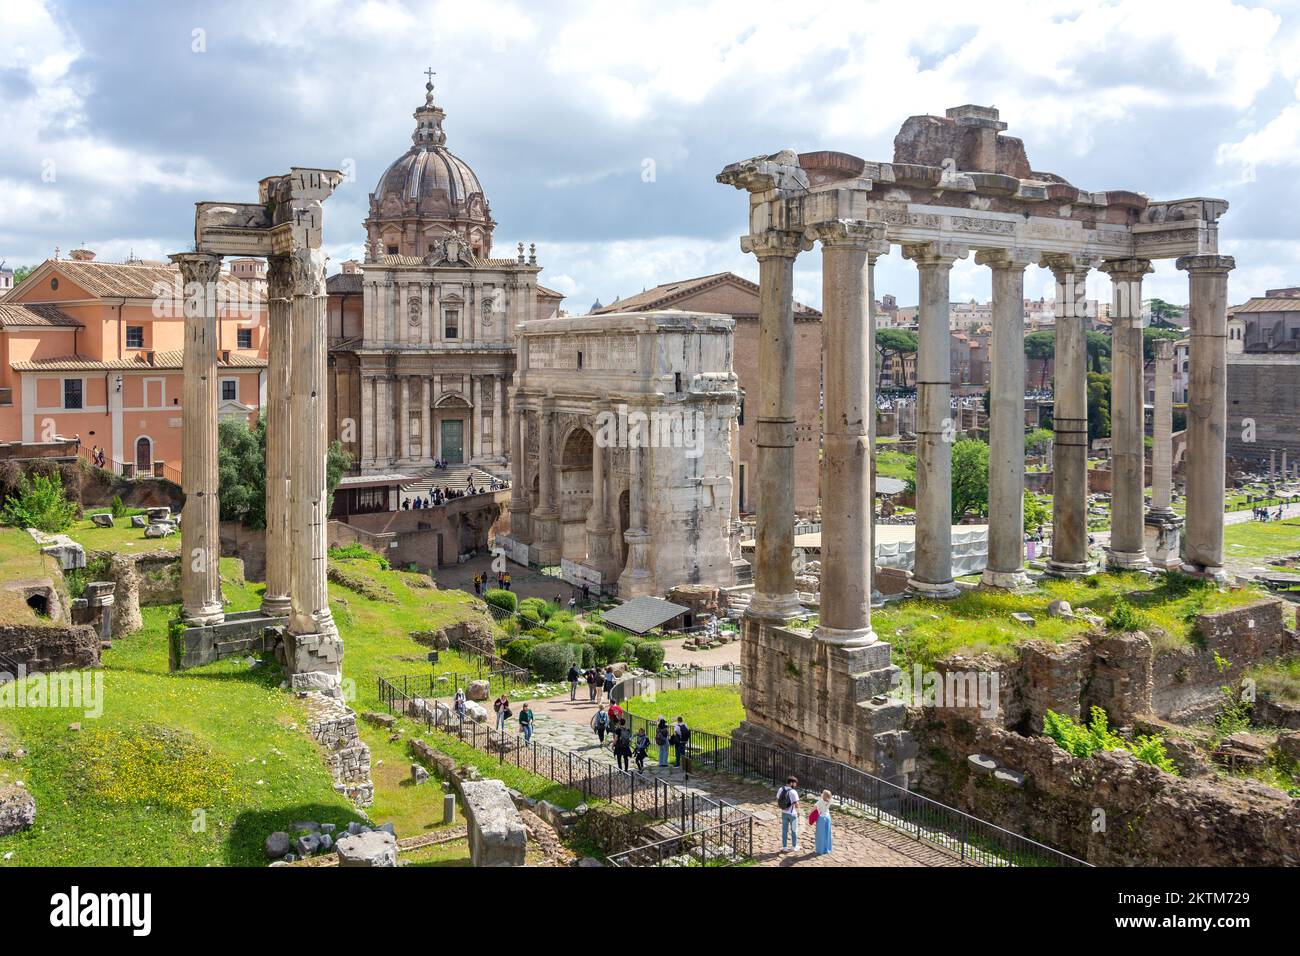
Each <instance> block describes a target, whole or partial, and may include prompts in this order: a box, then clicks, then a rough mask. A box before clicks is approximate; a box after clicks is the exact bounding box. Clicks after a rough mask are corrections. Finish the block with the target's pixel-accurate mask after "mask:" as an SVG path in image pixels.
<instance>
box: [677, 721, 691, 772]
mask: <svg viewBox="0 0 1300 956" xmlns="http://www.w3.org/2000/svg"><path fill="white" fill-rule="evenodd" d="M672 735H673V736H674V737H676V738H677V742H676V743H675V744H674V749H675V750H676V751H677V766H679V767H680V766H682V761H683V760H685V758H686V745H687V744H689V743H690V742H691V728H689V727H687V726H686V721H684V720H682V718H681V716H680V715H679V716H678V718H677V723H676V724H674V725H673V734H672Z"/></svg>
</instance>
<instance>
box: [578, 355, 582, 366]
mask: <svg viewBox="0 0 1300 956" xmlns="http://www.w3.org/2000/svg"><path fill="white" fill-rule="evenodd" d="M578 368H582V353H581V352H579V353H578Z"/></svg>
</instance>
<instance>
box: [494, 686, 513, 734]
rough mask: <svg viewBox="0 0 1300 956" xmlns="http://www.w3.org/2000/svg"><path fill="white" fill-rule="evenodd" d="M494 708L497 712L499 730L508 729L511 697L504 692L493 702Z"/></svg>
mask: <svg viewBox="0 0 1300 956" xmlns="http://www.w3.org/2000/svg"><path fill="white" fill-rule="evenodd" d="M492 709H493V710H495V711H496V714H497V730H505V729H506V720H507V719H508V718H509V717H510V714H511V710H510V698H509V697H507V696H506V695H505V694H502V695H501V696H500V697H498V698H497V699H496V700H494V701H493V702H492Z"/></svg>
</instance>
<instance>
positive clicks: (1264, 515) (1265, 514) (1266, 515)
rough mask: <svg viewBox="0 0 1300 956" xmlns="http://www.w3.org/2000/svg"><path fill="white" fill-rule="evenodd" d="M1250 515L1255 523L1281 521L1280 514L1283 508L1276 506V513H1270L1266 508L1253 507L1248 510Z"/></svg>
mask: <svg viewBox="0 0 1300 956" xmlns="http://www.w3.org/2000/svg"><path fill="white" fill-rule="evenodd" d="M1250 513H1251V515H1253V516H1254V518H1255V520H1256V521H1281V520H1282V514H1283V506H1282V505H1278V506H1277V511H1272V512H1270V511H1269V510H1268V508H1265V507H1262V506H1260V507H1255V508H1251V509H1250Z"/></svg>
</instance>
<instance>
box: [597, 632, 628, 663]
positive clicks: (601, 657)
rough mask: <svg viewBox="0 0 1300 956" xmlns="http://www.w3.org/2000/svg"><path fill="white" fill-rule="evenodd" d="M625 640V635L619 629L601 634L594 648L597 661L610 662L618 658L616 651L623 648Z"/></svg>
mask: <svg viewBox="0 0 1300 956" xmlns="http://www.w3.org/2000/svg"><path fill="white" fill-rule="evenodd" d="M625 640H627V637H626V635H624V634H622V633H621V632H619V631H606V632H605V633H604V634H602V635H601V638H600V644H599V645H598V646H597V648H596V654H597V662H598V663H600V664H612V663H614V662H615V661H616V660H618V653H619V651H621V650H622V649H623V642H624V641H625Z"/></svg>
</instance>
